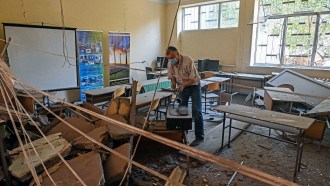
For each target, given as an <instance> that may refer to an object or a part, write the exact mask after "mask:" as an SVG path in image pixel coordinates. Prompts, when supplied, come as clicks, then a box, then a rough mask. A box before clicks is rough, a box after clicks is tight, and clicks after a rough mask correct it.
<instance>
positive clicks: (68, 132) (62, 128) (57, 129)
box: [47, 117, 95, 142]
mask: <svg viewBox="0 0 330 186" xmlns="http://www.w3.org/2000/svg"><path fill="white" fill-rule="evenodd" d="M65 121H67V122H68V123H70V124H71V125H72V126H74V127H76V128H78V129H79V130H81V131H82V132H84V133H88V132H89V131H91V130H93V129H94V128H95V126H94V125H93V124H92V123H89V122H87V121H85V120H82V119H79V118H77V117H71V118H67V119H65ZM55 133H62V136H63V138H64V139H66V140H68V141H69V142H72V141H74V140H75V139H76V138H78V137H79V136H81V135H80V134H79V133H78V132H76V131H74V130H72V129H71V128H70V127H68V126H67V125H65V124H64V123H63V122H61V123H58V124H56V125H55V126H54V127H53V128H52V129H50V130H49V131H48V132H47V135H50V134H55Z"/></svg>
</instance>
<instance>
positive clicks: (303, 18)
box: [251, 0, 330, 67]
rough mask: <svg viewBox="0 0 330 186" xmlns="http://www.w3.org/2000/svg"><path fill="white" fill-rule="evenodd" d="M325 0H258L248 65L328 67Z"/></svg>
mask: <svg viewBox="0 0 330 186" xmlns="http://www.w3.org/2000/svg"><path fill="white" fill-rule="evenodd" d="M328 4H329V0H261V1H260V4H259V12H258V22H257V23H254V26H255V27H256V29H255V31H256V33H255V39H256V40H255V42H254V46H253V47H254V50H252V51H253V52H254V54H252V55H253V60H252V61H251V63H252V65H268V66H291V67H302V66H304V67H330V13H329V8H327V7H328Z"/></svg>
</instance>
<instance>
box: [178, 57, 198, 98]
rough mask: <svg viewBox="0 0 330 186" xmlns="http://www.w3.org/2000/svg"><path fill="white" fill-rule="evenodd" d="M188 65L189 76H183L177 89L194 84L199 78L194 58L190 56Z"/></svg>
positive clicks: (180, 89)
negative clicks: (182, 80)
mask: <svg viewBox="0 0 330 186" xmlns="http://www.w3.org/2000/svg"><path fill="white" fill-rule="evenodd" d="M190 60H191V61H190V67H189V76H188V77H183V79H184V82H183V83H182V84H181V85H180V87H179V88H178V90H179V91H182V90H183V89H184V88H186V87H188V86H191V85H195V84H196V82H197V81H198V80H199V77H198V74H196V68H195V66H194V65H195V64H194V60H192V59H191V58H190Z"/></svg>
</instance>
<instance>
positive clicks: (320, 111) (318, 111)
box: [307, 97, 330, 116]
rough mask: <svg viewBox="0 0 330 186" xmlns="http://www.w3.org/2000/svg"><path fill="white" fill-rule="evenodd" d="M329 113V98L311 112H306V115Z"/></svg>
mask: <svg viewBox="0 0 330 186" xmlns="http://www.w3.org/2000/svg"><path fill="white" fill-rule="evenodd" d="M329 113H330V97H329V98H328V99H325V100H324V101H322V102H321V103H320V104H318V105H316V107H314V108H313V109H312V110H310V111H309V112H307V115H311V116H313V115H328V114H329Z"/></svg>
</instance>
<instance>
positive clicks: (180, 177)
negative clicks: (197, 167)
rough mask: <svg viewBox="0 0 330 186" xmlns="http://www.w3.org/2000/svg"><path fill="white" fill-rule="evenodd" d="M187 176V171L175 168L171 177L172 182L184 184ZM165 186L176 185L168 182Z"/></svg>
mask: <svg viewBox="0 0 330 186" xmlns="http://www.w3.org/2000/svg"><path fill="white" fill-rule="evenodd" d="M186 175H187V172H186V171H185V170H181V169H180V167H175V169H174V170H173V171H172V173H171V175H170V180H171V181H173V182H174V183H181V184H182V183H183V181H184V178H185V177H186ZM165 186H175V185H174V184H172V183H170V182H169V181H167V182H166V183H165Z"/></svg>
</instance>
